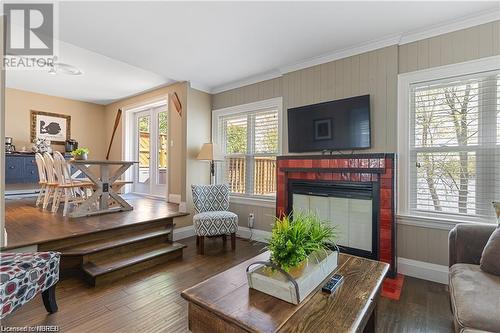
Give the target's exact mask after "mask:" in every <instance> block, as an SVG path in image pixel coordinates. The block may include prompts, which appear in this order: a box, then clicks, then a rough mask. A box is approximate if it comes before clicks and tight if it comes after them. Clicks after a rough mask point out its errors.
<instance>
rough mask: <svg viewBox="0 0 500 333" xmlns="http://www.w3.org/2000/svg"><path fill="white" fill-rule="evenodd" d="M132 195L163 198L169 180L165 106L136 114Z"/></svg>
mask: <svg viewBox="0 0 500 333" xmlns="http://www.w3.org/2000/svg"><path fill="white" fill-rule="evenodd" d="M135 132H136V133H135V134H136V135H135V138H136V139H135V147H136V149H135V151H136V160H137V161H139V163H138V164H137V166H136V168H135V172H134V192H137V193H144V194H152V195H159V196H166V194H167V181H168V110H167V107H166V105H160V106H155V107H151V108H149V109H146V110H143V111H140V112H136V113H135Z"/></svg>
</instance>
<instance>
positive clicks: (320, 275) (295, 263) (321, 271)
mask: <svg viewBox="0 0 500 333" xmlns="http://www.w3.org/2000/svg"><path fill="white" fill-rule="evenodd" d="M337 238H338V232H337V229H336V228H335V227H334V226H332V225H331V224H329V223H323V222H322V221H321V219H320V218H319V217H318V216H317V215H316V214H313V213H309V212H308V213H304V212H294V213H293V218H292V215H288V216H283V217H281V218H276V222H275V224H274V226H273V230H272V233H271V238H270V239H269V244H268V245H267V249H268V250H269V252H270V260H269V262H267V263H263V262H259V263H255V264H252V265H250V266H249V267H248V269H247V277H248V284H249V286H250V288H253V289H256V290H259V291H262V292H264V293H266V294H269V295H272V296H274V297H277V298H280V299H283V300H285V301H287V302H290V303H293V304H298V303H300V301H302V300H303V299H304V298H305V297H306V296H307V295H308V294H310V293H311V292H312V291H313V290H314V289H315V288H316V287H317V286H318V285H319V284H320V283H321V282H322V281H323V280H324V279H325V278H326V277H328V275H330V274H331V273H332V272H333V271H334V269H335V268H336V267H337V259H338V249H337V247H336V245H335V240H336V239H337ZM292 280H293V281H292Z"/></svg>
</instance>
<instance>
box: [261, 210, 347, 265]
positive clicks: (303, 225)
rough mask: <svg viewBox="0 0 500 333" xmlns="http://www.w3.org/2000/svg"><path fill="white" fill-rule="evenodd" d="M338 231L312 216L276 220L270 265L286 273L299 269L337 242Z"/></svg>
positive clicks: (308, 214) (288, 216) (272, 236)
mask: <svg viewBox="0 0 500 333" xmlns="http://www.w3.org/2000/svg"><path fill="white" fill-rule="evenodd" d="M337 237H338V234H337V230H336V229H335V227H332V226H330V225H328V224H326V223H323V222H322V221H321V220H320V218H319V217H318V216H317V215H316V214H313V213H303V212H294V213H293V219H292V215H286V216H283V217H281V218H276V221H275V224H274V227H273V230H272V233H271V238H270V239H269V244H268V245H267V249H268V250H269V251H270V252H271V261H272V262H273V263H274V264H276V265H277V266H279V267H280V268H281V269H283V270H284V271H286V272H289V271H290V269H291V268H294V267H297V266H299V265H300V264H301V263H303V262H304V260H306V259H307V258H308V257H309V255H311V254H313V253H316V252H318V251H325V250H327V249H329V248H330V247H331V243H333V242H335V240H336V239H337Z"/></svg>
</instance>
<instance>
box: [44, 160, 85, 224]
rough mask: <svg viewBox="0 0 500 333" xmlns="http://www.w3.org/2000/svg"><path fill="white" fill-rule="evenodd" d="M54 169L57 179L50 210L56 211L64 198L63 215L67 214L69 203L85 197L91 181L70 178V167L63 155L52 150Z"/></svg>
mask: <svg viewBox="0 0 500 333" xmlns="http://www.w3.org/2000/svg"><path fill="white" fill-rule="evenodd" d="M54 171H55V173H56V177H57V180H58V185H57V187H56V189H55V193H54V200H53V203H52V212H53V213H56V212H57V210H58V209H59V205H60V204H61V201H62V200H63V199H64V207H63V216H66V215H67V214H68V209H69V206H70V204H74V205H77V204H79V203H81V202H83V201H85V199H86V189H91V188H92V187H93V185H94V184H93V183H91V182H85V181H76V180H73V179H72V178H71V174H70V168H69V165H68V163H67V162H66V159H65V158H64V156H63V155H62V154H61V153H60V152H58V151H56V152H54Z"/></svg>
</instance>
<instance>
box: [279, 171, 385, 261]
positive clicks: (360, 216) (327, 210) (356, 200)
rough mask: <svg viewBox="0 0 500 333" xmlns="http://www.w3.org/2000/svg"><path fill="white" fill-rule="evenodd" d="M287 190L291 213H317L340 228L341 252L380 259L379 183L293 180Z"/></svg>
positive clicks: (339, 241) (339, 243)
mask: <svg viewBox="0 0 500 333" xmlns="http://www.w3.org/2000/svg"><path fill="white" fill-rule="evenodd" d="M288 189H289V191H288V212H298V211H303V212H308V211H309V212H314V213H316V214H317V215H318V216H319V217H320V218H321V219H322V220H323V221H325V222H327V223H330V224H331V225H333V226H335V227H336V228H337V230H338V232H339V238H338V240H337V244H338V245H339V247H340V249H341V252H343V253H348V254H353V255H357V256H362V257H365V258H370V259H375V260H377V259H378V211H379V198H378V193H379V191H378V182H347V181H342V182H341V181H338V182H332V181H321V180H314V181H307V180H293V179H290V180H289V182H288ZM292 218H293V217H292Z"/></svg>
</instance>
